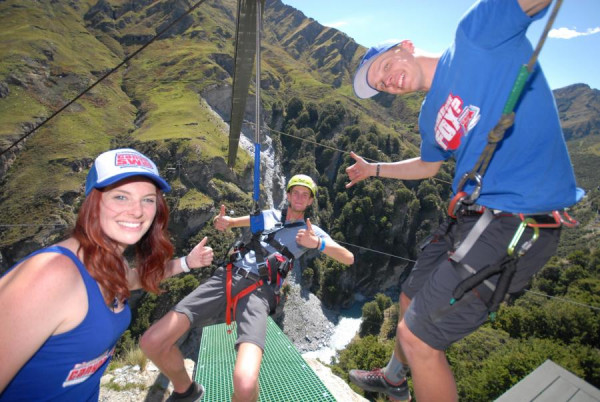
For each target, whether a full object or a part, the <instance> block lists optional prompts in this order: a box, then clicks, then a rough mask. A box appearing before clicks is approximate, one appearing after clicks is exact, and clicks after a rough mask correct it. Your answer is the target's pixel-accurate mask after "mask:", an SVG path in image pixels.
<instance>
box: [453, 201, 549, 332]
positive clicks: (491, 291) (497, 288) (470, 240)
mask: <svg viewBox="0 0 600 402" xmlns="http://www.w3.org/2000/svg"><path fill="white" fill-rule="evenodd" d="M493 218H494V215H493V214H492V213H491V212H490V211H489V210H488V209H486V210H485V211H484V212H483V214H482V217H481V218H480V219H478V220H477V222H476V224H475V226H474V227H473V229H471V231H470V232H469V233H468V235H467V237H466V238H465V240H464V241H463V242H462V243H461V245H460V246H459V247H458V248H457V250H456V251H455V252H454V253H453V254H452V255H451V257H450V261H451V262H452V263H453V265H454V267H455V268H456V269H457V272H458V273H459V275H460V277H461V278H462V279H463V280H462V281H461V282H460V283H459V284H458V285H457V286H456V288H455V289H454V292H453V293H452V299H451V300H450V304H451V305H453V304H454V303H456V302H457V301H458V300H460V299H461V298H462V297H463V296H464V294H465V293H466V292H468V291H470V290H473V291H474V292H475V293H476V295H477V296H479V297H480V299H481V300H482V301H483V302H484V303H485V304H486V306H487V307H488V312H489V316H490V320H491V321H494V320H495V318H496V312H497V311H498V307H499V306H500V303H502V301H503V300H504V298H505V297H506V295H507V294H508V290H509V286H510V283H511V281H512V278H513V276H514V274H515V272H516V270H517V262H518V260H519V258H520V257H522V256H523V255H524V254H525V253H526V252H527V251H528V250H529V249H530V248H531V246H532V245H533V243H535V241H536V240H537V239H538V238H539V234H540V229H539V227H537V226H534V227H533V235H532V237H531V238H530V239H529V240H527V241H525V242H523V243H522V244H521V247H520V248H519V250H518V251H517V252H516V253H515V249H516V248H517V244H518V243H519V241H520V240H521V237H522V235H523V232H524V231H525V229H526V228H527V226H530V225H532V224H535V222H536V221H535V219H533V218H525V219H524V220H523V221H521V223H520V224H519V226H518V227H517V230H516V232H515V234H514V235H513V237H512V239H511V241H510V243H509V245H508V248H507V250H506V256H505V257H504V258H503V259H502V260H501V261H499V262H497V263H495V264H491V265H488V266H485V267H483V268H482V269H480V270H479V271H477V270H475V269H474V268H473V267H471V266H470V265H468V264H466V263H464V262H462V260H463V258H464V256H465V255H466V253H467V251H468V250H469V249H470V248H471V247H472V246H473V245H474V244H475V242H476V241H477V239H478V238H479V236H480V235H481V234H482V233H483V231H484V230H485V228H486V227H487V226H488V225H489V223H490V222H491V220H492V219H493ZM460 268H462V270H461V269H460ZM497 274H499V275H500V276H499V277H498V281H497V283H496V285H494V284H493V283H492V282H490V281H489V280H488V278H490V277H491V276H493V275H497ZM480 284H483V285H484V288H483V289H482V290H481V291H477V290H476V289H475V287H477V286H479V285H480Z"/></svg>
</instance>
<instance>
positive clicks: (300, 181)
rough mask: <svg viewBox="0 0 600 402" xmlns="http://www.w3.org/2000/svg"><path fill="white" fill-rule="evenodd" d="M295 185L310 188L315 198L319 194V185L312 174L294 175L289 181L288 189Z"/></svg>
mask: <svg viewBox="0 0 600 402" xmlns="http://www.w3.org/2000/svg"><path fill="white" fill-rule="evenodd" d="M294 186H303V187H306V188H308V189H309V190H310V192H311V193H312V196H313V198H314V197H315V196H316V195H317V185H316V184H315V182H314V180H313V179H312V178H311V177H310V176H307V175H305V174H297V175H295V176H292V178H291V179H290V181H288V184H287V189H286V191H287V192H289V191H290V189H291V188H292V187H294Z"/></svg>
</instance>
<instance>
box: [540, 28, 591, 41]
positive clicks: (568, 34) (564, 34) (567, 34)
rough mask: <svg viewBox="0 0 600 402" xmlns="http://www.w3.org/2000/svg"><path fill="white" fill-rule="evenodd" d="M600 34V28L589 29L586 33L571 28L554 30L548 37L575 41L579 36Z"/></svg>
mask: <svg viewBox="0 0 600 402" xmlns="http://www.w3.org/2000/svg"><path fill="white" fill-rule="evenodd" d="M598 32H600V27H596V28H588V29H587V30H586V31H585V32H578V31H577V29H571V28H564V27H563V28H554V29H551V30H550V32H548V37H550V38H557V39H573V38H576V37H578V36H587V35H593V34H596V33H598Z"/></svg>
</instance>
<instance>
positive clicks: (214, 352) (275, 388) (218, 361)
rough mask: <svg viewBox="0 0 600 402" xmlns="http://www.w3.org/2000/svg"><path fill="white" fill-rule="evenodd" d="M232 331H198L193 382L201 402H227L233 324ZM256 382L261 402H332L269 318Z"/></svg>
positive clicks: (216, 327) (220, 327) (217, 327)
mask: <svg viewBox="0 0 600 402" xmlns="http://www.w3.org/2000/svg"><path fill="white" fill-rule="evenodd" d="M232 327H233V331H232V332H231V333H230V334H228V333H227V327H226V325H225V324H217V325H211V326H208V327H205V328H204V329H203V330H202V340H201V341H200V352H199V354H198V363H197V365H196V374H195V379H196V381H197V382H199V383H200V384H202V385H204V388H205V389H206V393H205V394H204V397H203V398H202V400H203V401H209V402H220V401H223V402H226V401H227V402H228V401H230V400H231V394H232V393H233V367H234V365H235V357H236V352H235V348H234V345H235V340H236V339H237V334H236V330H235V324H234V325H233V326H232ZM259 382H260V394H259V396H258V400H259V401H262V402H279V401H286V402H319V401H335V398H334V397H333V395H331V393H330V392H329V390H328V389H327V388H326V387H325V385H324V384H323V383H322V382H321V380H320V379H319V377H318V376H317V375H316V374H315V372H314V371H313V370H312V368H311V367H310V366H309V365H308V364H307V363H306V361H304V359H303V358H302V356H301V355H300V353H299V352H298V350H296V348H295V347H294V345H293V344H292V343H291V342H290V340H289V339H288V337H287V336H286V335H285V334H284V333H283V332H282V331H281V329H280V328H279V327H278V326H277V324H275V322H274V321H273V320H272V319H271V318H270V317H269V319H268V320H267V339H266V343H265V353H264V356H263V360H262V364H261V367H260V374H259Z"/></svg>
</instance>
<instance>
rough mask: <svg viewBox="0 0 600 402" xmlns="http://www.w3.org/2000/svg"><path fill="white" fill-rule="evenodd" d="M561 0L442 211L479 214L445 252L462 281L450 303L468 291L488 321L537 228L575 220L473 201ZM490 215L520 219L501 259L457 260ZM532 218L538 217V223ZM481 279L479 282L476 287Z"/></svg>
mask: <svg viewBox="0 0 600 402" xmlns="http://www.w3.org/2000/svg"><path fill="white" fill-rule="evenodd" d="M561 4H562V0H557V2H556V4H555V6H554V9H553V10H552V13H551V15H550V17H549V19H548V22H547V23H546V27H545V29H544V32H543V33H542V36H541V38H540V40H539V42H538V45H537V47H536V49H535V51H534V52H533V55H532V56H531V58H530V60H529V63H528V64H527V65H523V66H521V68H520V70H519V74H518V76H517V78H516V80H515V83H514V85H513V88H512V89H511V92H510V94H509V97H508V100H507V102H506V104H505V105H504V109H503V111H502V116H501V117H500V120H499V121H498V123H497V124H496V126H495V127H494V128H493V129H492V130H491V131H490V132H489V134H488V143H487V144H486V146H485V148H484V150H483V151H482V153H481V155H480V156H479V159H478V160H477V162H476V163H475V166H474V167H473V168H472V169H471V170H470V171H469V172H467V173H465V174H464V175H463V176H462V177H461V179H460V181H459V183H458V186H457V191H456V195H455V196H454V197H453V198H452V200H451V201H450V203H449V205H448V215H449V217H450V219H451V223H450V225H451V224H452V223H453V222H456V220H457V216H461V215H467V214H470V215H473V214H481V217H480V218H479V219H478V220H477V222H476V223H475V225H474V226H473V228H472V229H471V230H470V231H469V233H468V234H467V235H466V237H465V239H464V240H463V241H462V242H461V243H460V245H459V246H458V247H457V248H456V249H455V250H454V252H452V253H451V255H450V261H451V262H452V264H453V265H454V267H455V268H456V271H457V273H458V275H459V277H460V278H461V279H462V281H461V282H460V283H459V284H458V285H457V287H456V288H455V289H454V292H453V295H452V299H451V300H450V304H451V305H453V304H455V303H456V302H457V301H458V300H460V299H461V298H462V297H463V296H464V294H465V292H468V291H471V290H472V291H473V292H474V293H475V294H476V295H477V296H478V297H479V298H480V299H481V300H482V301H483V302H484V303H485V304H486V305H487V307H488V311H489V313H490V319H491V320H492V321H493V320H494V319H495V317H496V312H497V310H498V307H499V305H500V303H501V302H502V301H503V300H504V298H505V297H506V295H507V293H508V290H509V287H510V283H511V281H512V278H513V276H514V274H515V272H516V269H517V262H518V260H519V258H520V257H522V256H523V255H524V254H525V253H526V252H527V251H528V250H529V249H530V248H531V246H532V245H533V243H534V242H535V241H536V240H537V239H538V237H539V230H540V228H559V227H561V226H562V225H565V226H568V227H573V226H576V225H577V224H578V222H577V221H575V220H574V219H573V218H571V217H570V216H569V214H567V212H566V211H551V212H548V213H543V214H536V215H535V217H534V216H531V215H526V214H522V213H521V214H512V213H505V212H502V211H490V210H489V209H487V208H486V207H484V206H482V205H477V204H475V201H476V200H477V198H479V195H480V194H481V188H482V185H483V177H484V175H485V172H486V170H487V168H488V166H489V164H490V161H491V159H492V156H493V154H494V152H495V150H496V148H497V146H498V144H500V142H502V140H503V138H504V135H505V133H506V130H508V129H509V128H510V127H511V126H512V125H513V123H514V119H515V112H514V108H515V105H516V104H517V102H518V100H519V98H520V96H521V93H522V92H523V89H524V87H525V84H526V82H527V80H528V78H529V76H530V74H531V73H532V72H533V68H534V65H535V63H536V62H537V58H538V55H539V53H540V51H541V48H542V46H543V44H544V41H545V40H546V37H547V36H548V32H549V31H550V28H551V27H552V24H553V23H554V20H555V18H556V15H557V13H558V10H559V8H560V6H561ZM469 182H472V183H473V184H474V187H473V190H472V192H471V194H468V193H467V192H466V191H465V190H464V188H465V186H466V184H467V183H469ZM495 215H496V216H497V215H501V216H504V215H507V216H517V217H519V218H520V219H521V223H520V224H519V226H518V227H517V229H516V232H515V234H514V235H513V238H512V240H511V242H510V243H509V245H508V248H507V252H506V256H505V257H504V258H503V259H502V260H501V261H498V262H496V263H494V264H491V265H488V266H485V267H483V268H482V269H480V270H479V271H477V270H476V269H475V268H473V267H471V266H469V265H468V264H465V263H464V262H462V260H463V258H464V257H465V255H466V254H467V252H468V251H469V250H470V249H471V248H472V247H473V246H474V245H475V242H476V241H477V239H478V238H479V237H480V236H481V234H482V233H483V231H484V230H485V229H486V228H487V226H488V225H489V224H490V223H491V221H492V220H493V219H494V216H495ZM536 219H537V220H536ZM538 220H540V221H543V222H542V223H540V222H538ZM450 225H449V226H450ZM527 227H531V228H532V229H533V235H532V237H531V239H529V240H527V241H525V242H524V243H523V244H522V245H521V247H520V248H519V250H518V251H517V252H515V249H516V246H517V243H518V242H519V241H520V239H521V237H522V235H523V232H524V231H525V229H526V228H527ZM497 274H498V275H499V277H498V280H497V282H496V285H494V284H493V283H492V282H491V281H490V280H489V278H490V277H491V276H493V275H497ZM482 284H483V285H484V286H479V285H482ZM482 293H484V294H482Z"/></svg>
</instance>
